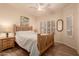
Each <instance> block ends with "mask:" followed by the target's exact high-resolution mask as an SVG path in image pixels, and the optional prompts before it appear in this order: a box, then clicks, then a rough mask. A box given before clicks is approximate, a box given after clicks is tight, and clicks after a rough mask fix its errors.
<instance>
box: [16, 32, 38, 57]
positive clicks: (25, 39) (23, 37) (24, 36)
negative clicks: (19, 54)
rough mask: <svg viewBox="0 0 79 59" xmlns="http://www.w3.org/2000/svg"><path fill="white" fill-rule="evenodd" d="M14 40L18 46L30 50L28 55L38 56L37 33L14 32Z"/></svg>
mask: <svg viewBox="0 0 79 59" xmlns="http://www.w3.org/2000/svg"><path fill="white" fill-rule="evenodd" d="M16 42H17V43H18V45H19V46H21V47H22V48H24V49H25V50H27V51H28V52H30V56H38V55H39V51H38V47H37V33H35V32H33V31H18V32H16Z"/></svg>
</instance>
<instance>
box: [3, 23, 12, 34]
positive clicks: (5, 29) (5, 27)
mask: <svg viewBox="0 0 79 59" xmlns="http://www.w3.org/2000/svg"><path fill="white" fill-rule="evenodd" d="M12 31H13V26H12V25H11V24H2V31H1V32H7V33H9V32H12Z"/></svg>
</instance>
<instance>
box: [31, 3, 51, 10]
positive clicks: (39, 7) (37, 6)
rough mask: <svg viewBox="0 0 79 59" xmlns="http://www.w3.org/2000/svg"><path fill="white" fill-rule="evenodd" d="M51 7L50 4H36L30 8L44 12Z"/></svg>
mask: <svg viewBox="0 0 79 59" xmlns="http://www.w3.org/2000/svg"><path fill="white" fill-rule="evenodd" d="M49 6H50V4H48V3H36V4H35V5H34V6H31V7H30V8H35V9H37V10H38V11H42V10H44V9H45V8H48V7H49Z"/></svg>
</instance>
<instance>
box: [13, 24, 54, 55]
mask: <svg viewBox="0 0 79 59" xmlns="http://www.w3.org/2000/svg"><path fill="white" fill-rule="evenodd" d="M29 30H32V31H33V29H32V26H29V25H25V26H18V25H14V33H15V34H16V31H29ZM37 42H38V43H37V46H38V50H39V51H40V55H42V54H43V53H44V52H45V51H46V50H47V49H48V48H49V47H51V46H52V45H54V34H53V33H52V34H47V35H41V34H38V35H37Z"/></svg>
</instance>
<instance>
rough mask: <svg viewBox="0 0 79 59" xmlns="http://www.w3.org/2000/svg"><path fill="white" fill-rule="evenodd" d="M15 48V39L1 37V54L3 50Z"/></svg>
mask: <svg viewBox="0 0 79 59" xmlns="http://www.w3.org/2000/svg"><path fill="white" fill-rule="evenodd" d="M14 46H15V37H8V38H2V37H0V52H1V51H2V50H5V49H8V48H11V47H14Z"/></svg>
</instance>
